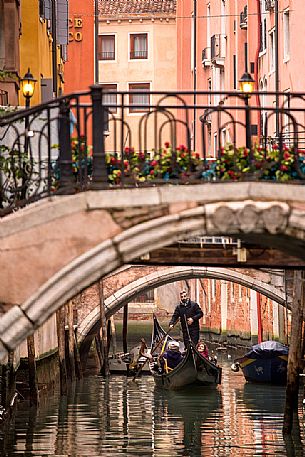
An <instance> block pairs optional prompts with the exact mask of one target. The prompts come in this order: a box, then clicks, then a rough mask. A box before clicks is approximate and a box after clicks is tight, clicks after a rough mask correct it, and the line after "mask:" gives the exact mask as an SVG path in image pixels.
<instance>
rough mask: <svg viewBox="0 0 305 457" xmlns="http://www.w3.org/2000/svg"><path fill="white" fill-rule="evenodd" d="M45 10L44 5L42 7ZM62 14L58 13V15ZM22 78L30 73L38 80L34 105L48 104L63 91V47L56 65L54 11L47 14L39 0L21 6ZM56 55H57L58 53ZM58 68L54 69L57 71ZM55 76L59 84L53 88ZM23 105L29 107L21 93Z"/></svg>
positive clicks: (20, 97) (27, 1) (20, 101)
mask: <svg viewBox="0 0 305 457" xmlns="http://www.w3.org/2000/svg"><path fill="white" fill-rule="evenodd" d="M42 5H43V6H44V3H42ZM49 5H51V2H49ZM57 14H58V12H57ZM20 17H21V36H20V75H21V77H23V76H24V74H25V73H27V71H28V69H29V68H30V72H31V73H32V75H33V77H34V78H35V79H36V80H37V82H36V87H35V92H34V95H33V97H32V99H31V105H36V104H38V103H42V102H44V101H48V100H50V99H51V98H53V96H54V95H55V96H57V95H60V94H61V93H62V87H63V59H62V46H61V45H60V44H56V46H55V47H56V65H55V64H53V36H52V19H48V17H51V18H52V11H51V10H48V12H47V14H46V13H45V11H44V10H43V9H41V5H40V2H38V1H37V0H26V1H24V2H21V6H20ZM54 55H55V52H54ZM53 67H54V68H53ZM54 73H55V77H56V84H55V85H54V84H53V74H54ZM19 104H20V105H21V106H22V105H24V104H25V99H24V97H23V95H22V92H21V91H20V92H19Z"/></svg>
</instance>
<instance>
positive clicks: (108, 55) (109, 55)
mask: <svg viewBox="0 0 305 457" xmlns="http://www.w3.org/2000/svg"><path fill="white" fill-rule="evenodd" d="M98 60H115V51H107V52H106V51H102V52H99V53H98Z"/></svg>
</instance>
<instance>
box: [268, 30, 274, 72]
mask: <svg viewBox="0 0 305 457" xmlns="http://www.w3.org/2000/svg"><path fill="white" fill-rule="evenodd" d="M269 36H270V51H269V69H270V73H272V72H273V71H275V30H274V29H273V30H272V31H271V32H270V35H269Z"/></svg>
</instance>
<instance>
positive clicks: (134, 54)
mask: <svg viewBox="0 0 305 457" xmlns="http://www.w3.org/2000/svg"><path fill="white" fill-rule="evenodd" d="M147 58H148V51H147V50H141V51H130V59H147Z"/></svg>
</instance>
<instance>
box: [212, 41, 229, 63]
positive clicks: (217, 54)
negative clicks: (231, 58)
mask: <svg viewBox="0 0 305 457" xmlns="http://www.w3.org/2000/svg"><path fill="white" fill-rule="evenodd" d="M226 44H227V42H226V35H223V34H220V33H219V34H217V35H213V36H212V37H211V62H212V63H213V64H214V65H220V66H223V65H224V63H225V58H226Z"/></svg>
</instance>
